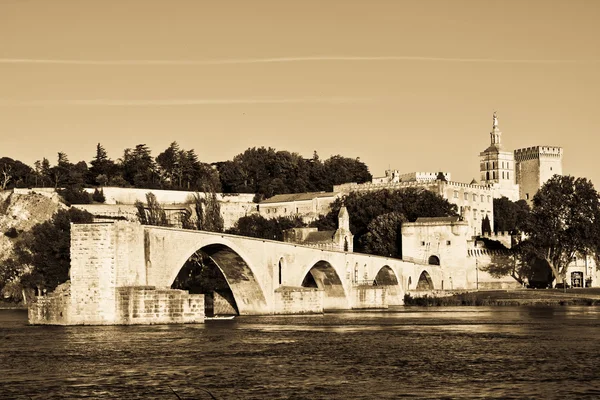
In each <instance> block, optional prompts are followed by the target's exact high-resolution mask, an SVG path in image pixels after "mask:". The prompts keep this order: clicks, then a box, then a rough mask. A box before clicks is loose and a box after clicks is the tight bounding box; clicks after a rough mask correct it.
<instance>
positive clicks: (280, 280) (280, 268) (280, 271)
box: [279, 258, 283, 285]
mask: <svg viewBox="0 0 600 400" xmlns="http://www.w3.org/2000/svg"><path fill="white" fill-rule="evenodd" d="M282 261H283V258H282V259H280V260H279V284H280V285H281V282H283V273H282V269H283V268H282V267H283V266H282V265H281V264H282Z"/></svg>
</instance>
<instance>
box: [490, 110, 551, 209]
mask: <svg viewBox="0 0 600 400" xmlns="http://www.w3.org/2000/svg"><path fill="white" fill-rule="evenodd" d="M562 154H563V149H562V148H561V147H556V146H533V147H527V148H522V149H517V150H515V151H506V150H504V149H503V147H502V131H500V127H499V126H498V116H497V115H496V113H495V112H494V117H493V124H492V131H491V132H490V145H489V147H488V148H487V149H485V150H484V151H482V152H481V153H480V154H479V171H480V174H481V175H480V183H481V184H482V185H486V186H489V187H490V188H492V192H493V196H494V198H500V197H502V196H505V197H507V198H508V199H510V200H512V201H517V200H526V201H527V202H528V203H529V205H531V204H532V199H533V196H535V194H536V192H537V191H538V189H539V188H540V187H542V185H543V184H544V183H545V182H546V181H547V180H548V179H550V178H551V177H552V176H553V175H556V174H557V175H562Z"/></svg>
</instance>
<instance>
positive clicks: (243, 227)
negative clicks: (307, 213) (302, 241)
mask: <svg viewBox="0 0 600 400" xmlns="http://www.w3.org/2000/svg"><path fill="white" fill-rule="evenodd" d="M305 226H306V224H305V223H304V222H303V221H302V218H300V217H298V216H296V217H277V218H269V219H267V218H265V217H263V216H261V215H258V214H252V215H247V216H245V217H241V218H240V219H239V220H237V222H236V223H235V225H234V227H233V228H231V229H229V230H228V231H227V233H230V234H233V235H241V236H250V237H256V238H261V239H269V240H279V241H283V231H284V230H286V229H291V228H302V227H305Z"/></svg>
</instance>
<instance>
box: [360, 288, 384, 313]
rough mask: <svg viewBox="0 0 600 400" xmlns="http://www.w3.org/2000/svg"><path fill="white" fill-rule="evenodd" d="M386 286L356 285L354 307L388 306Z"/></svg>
mask: <svg viewBox="0 0 600 400" xmlns="http://www.w3.org/2000/svg"><path fill="white" fill-rule="evenodd" d="M386 297H387V287H386V286H355V287H353V288H352V300H351V301H352V308H353V309H368V308H388V303H387V301H386V300H387V299H386Z"/></svg>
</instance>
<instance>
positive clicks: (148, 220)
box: [134, 192, 169, 226]
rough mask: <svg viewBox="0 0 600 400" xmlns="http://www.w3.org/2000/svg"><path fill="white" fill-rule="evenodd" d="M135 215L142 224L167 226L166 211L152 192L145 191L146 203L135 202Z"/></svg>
mask: <svg viewBox="0 0 600 400" xmlns="http://www.w3.org/2000/svg"><path fill="white" fill-rule="evenodd" d="M134 205H135V208H136V209H137V217H138V220H139V221H140V224H142V225H154V226H169V220H168V219H167V213H166V212H165V210H164V208H163V207H162V206H161V205H160V203H159V202H158V200H156V196H155V195H154V193H152V192H148V193H146V205H145V206H144V203H142V202H141V201H139V200H138V201H136V202H135V204H134Z"/></svg>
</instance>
